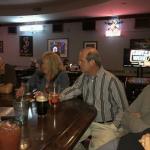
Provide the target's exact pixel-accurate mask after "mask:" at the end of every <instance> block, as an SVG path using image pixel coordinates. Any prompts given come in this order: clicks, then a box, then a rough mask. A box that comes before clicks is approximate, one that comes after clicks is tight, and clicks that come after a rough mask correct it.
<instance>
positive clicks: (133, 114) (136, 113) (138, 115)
mask: <svg viewBox="0 0 150 150" xmlns="http://www.w3.org/2000/svg"><path fill="white" fill-rule="evenodd" d="M130 113H131V115H132V116H134V117H136V118H140V117H141V114H140V113H139V112H130Z"/></svg>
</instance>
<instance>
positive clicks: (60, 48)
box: [48, 39, 68, 57]
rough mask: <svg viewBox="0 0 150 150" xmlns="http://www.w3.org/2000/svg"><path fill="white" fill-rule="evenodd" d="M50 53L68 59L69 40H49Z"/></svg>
mask: <svg viewBox="0 0 150 150" xmlns="http://www.w3.org/2000/svg"><path fill="white" fill-rule="evenodd" d="M48 51H51V52H58V53H59V54H60V57H67V55H68V39H49V40H48Z"/></svg>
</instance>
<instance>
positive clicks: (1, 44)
mask: <svg viewBox="0 0 150 150" xmlns="http://www.w3.org/2000/svg"><path fill="white" fill-rule="evenodd" d="M3 52H4V51H3V41H0V53H3Z"/></svg>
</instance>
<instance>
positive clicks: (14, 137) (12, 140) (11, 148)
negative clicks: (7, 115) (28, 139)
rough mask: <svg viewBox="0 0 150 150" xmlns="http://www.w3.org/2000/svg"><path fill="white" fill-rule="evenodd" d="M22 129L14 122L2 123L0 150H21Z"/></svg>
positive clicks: (0, 123)
mask: <svg viewBox="0 0 150 150" xmlns="http://www.w3.org/2000/svg"><path fill="white" fill-rule="evenodd" d="M20 140H21V129H20V126H19V124H17V123H16V122H13V121H1V122H0V150H19V147H20Z"/></svg>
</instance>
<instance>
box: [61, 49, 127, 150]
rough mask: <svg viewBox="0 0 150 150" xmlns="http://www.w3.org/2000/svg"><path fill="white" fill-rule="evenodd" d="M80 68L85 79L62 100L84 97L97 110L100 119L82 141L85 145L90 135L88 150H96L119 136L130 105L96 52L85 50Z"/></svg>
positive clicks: (64, 94)
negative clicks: (126, 110)
mask: <svg viewBox="0 0 150 150" xmlns="http://www.w3.org/2000/svg"><path fill="white" fill-rule="evenodd" d="M79 65H80V68H81V71H82V72H83V73H82V75H81V76H80V77H79V78H78V79H77V80H76V82H75V83H74V85H73V86H72V87H69V88H67V89H65V90H64V91H63V92H62V93H61V99H62V100H67V99H71V98H73V97H76V96H78V95H82V96H83V100H84V101H85V102H87V103H88V104H90V105H93V106H95V107H96V109H97V116H96V118H95V120H94V122H93V123H92V124H91V126H90V127H89V128H88V130H87V131H86V132H85V134H84V135H83V137H82V138H81V141H82V140H84V139H86V138H87V137H88V136H89V135H91V136H92V139H91V142H90V145H89V149H90V150H96V149H97V148H98V147H100V146H102V145H103V144H105V143H107V142H109V141H110V140H112V139H114V138H117V137H119V136H120V121H121V118H122V115H123V112H124V110H125V109H126V108H127V106H128V102H127V99H126V95H125V91H124V88H123V85H122V83H121V82H120V81H119V80H118V79H117V78H116V77H115V76H114V75H113V74H111V73H110V72H108V71H106V70H105V69H104V68H103V66H102V65H101V59H100V54H99V52H98V51H97V50H96V49H94V48H86V49H83V50H82V51H81V52H80V55H79ZM77 149H79V148H77Z"/></svg>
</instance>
